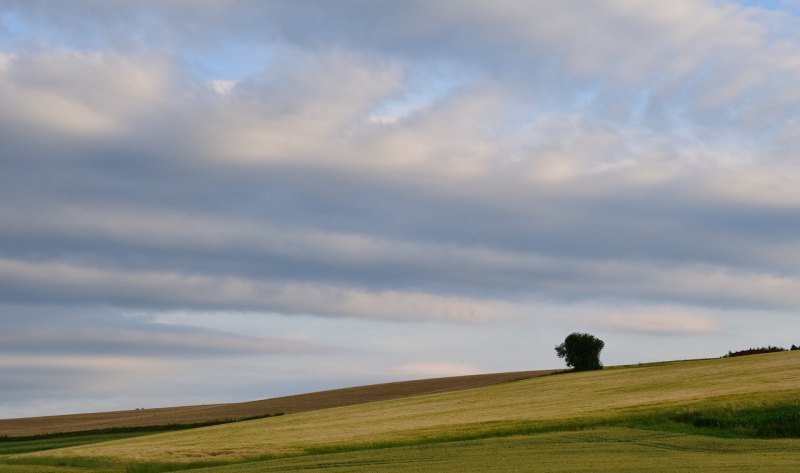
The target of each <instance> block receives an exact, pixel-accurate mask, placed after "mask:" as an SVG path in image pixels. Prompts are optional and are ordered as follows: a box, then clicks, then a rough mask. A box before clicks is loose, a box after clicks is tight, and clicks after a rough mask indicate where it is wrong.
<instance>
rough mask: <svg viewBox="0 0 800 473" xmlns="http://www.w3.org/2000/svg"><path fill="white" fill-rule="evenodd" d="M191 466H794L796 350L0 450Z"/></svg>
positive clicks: (799, 467)
mask: <svg viewBox="0 0 800 473" xmlns="http://www.w3.org/2000/svg"><path fill="white" fill-rule="evenodd" d="M265 458H266V459H268V460H266V461H264V459H265ZM259 459H260V460H261V461H257V460H259ZM92 462H94V463H92ZM225 463H231V465H230V466H214V465H222V464H225ZM200 466H213V468H211V469H208V470H203V471H206V472H208V473H211V472H214V473H217V472H219V473H221V472H230V473H235V472H242V473H245V472H248V473H249V472H260V471H297V470H304V469H310V468H313V469H320V470H324V471H335V472H338V471H342V472H344V471H352V472H360V471H397V472H412V471H517V470H519V471H586V470H592V471H620V470H625V471H674V470H676V469H677V470H681V469H683V470H688V469H691V470H692V471H709V472H710V471H720V470H724V471H800V353H798V352H791V353H789V352H787V353H776V354H768V355H756V356H749V357H741V358H730V359H718V360H701V361H685V362H674V363H660V364H655V365H646V366H630V367H621V368H614V369H606V370H603V371H596V372H584V373H566V374H559V375H552V376H545V377H541V378H533V379H528V380H523V381H515V382H510V383H504V384H499V385H494V386H488V387H483V388H478V389H471V390H466V391H459V392H453V393H443V394H433V395H425V396H416V397H410V398H405V399H397V400H392V401H383V402H374V403H367V404H360V405H354V406H347V407H340V408H334V409H323V410H318V411H311V412H304V413H298V414H291V415H286V416H281V417H273V418H267V419H259V420H252V421H246V422H237V423H233V424H226V425H218V426H212V427H204V428H199V429H192V430H185V431H178V432H168V433H160V434H154V435H147V436H140V437H136V438H126V439H121V440H113V441H107V442H98V443H87V444H85V445H80V446H73V447H68V448H62V449H56V450H47V451H41V452H35V453H27V454H22V455H4V456H0V471H3V472H6V471H9V472H15V473H16V472H20V473H29V472H30V473H40V472H45V471H47V472H49V471H52V472H62V471H84V472H126V471H127V472H130V473H138V472H142V473H145V472H161V471H169V470H173V469H178V468H180V469H193V468H195V467H200Z"/></svg>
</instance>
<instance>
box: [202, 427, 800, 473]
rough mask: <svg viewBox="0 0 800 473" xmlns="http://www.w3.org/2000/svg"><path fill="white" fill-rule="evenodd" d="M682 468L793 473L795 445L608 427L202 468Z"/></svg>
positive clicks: (244, 471) (212, 472) (356, 472)
mask: <svg viewBox="0 0 800 473" xmlns="http://www.w3.org/2000/svg"><path fill="white" fill-rule="evenodd" d="M687 468H690V469H691V470H692V471H709V472H712V471H713V472H718V471H726V472H756V473H758V472H765V473H766V472H770V473H773V472H796V471H800V442H798V441H796V440H770V441H765V440H755V439H721V438H715V437H701V436H693V435H686V434H679V433H669V432H657V431H649V430H639V429H628V428H621V427H613V428H602V429H593V430H586V431H579V432H551V433H545V434H538V435H525V436H513V437H504V438H493V439H482V440H469V441H461V442H448V443H438V444H432V445H420V446H411V447H395V448H387V449H379V450H365V451H355V452H345V453H337V454H326V455H310V456H304V457H298V458H290V459H281V460H271V461H265V462H256V463H247V464H239V465H231V466H226V467H217V468H210V469H206V470H202V472H203V473H261V472H290V471H305V470H313V471H321V472H330V473H344V472H349V473H361V472H364V473H366V472H376V471H380V472H389V473H417V472H452V471H458V472H500V471H504V472H505V471H536V472H567V471H570V472H574V471H593V472H618V471H626V472H630V471H634V472H635V471H642V472H643V471H647V472H653V471H685V470H686V469H687ZM198 473H199V472H198Z"/></svg>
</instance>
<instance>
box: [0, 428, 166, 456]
mask: <svg viewBox="0 0 800 473" xmlns="http://www.w3.org/2000/svg"><path fill="white" fill-rule="evenodd" d="M156 432H158V431H137V432H117V433H105V434H84V435H67V436H51V437H47V438H37V439H14V440H10V439H3V440H0V455H12V454H17V453H30V452H41V451H45V450H53V449H56V448H66V447H74V446H77V445H86V444H90V443H99V442H108V441H110V440H120V439H125V438H131V437H138V436H141V435H149V434H153V433H156Z"/></svg>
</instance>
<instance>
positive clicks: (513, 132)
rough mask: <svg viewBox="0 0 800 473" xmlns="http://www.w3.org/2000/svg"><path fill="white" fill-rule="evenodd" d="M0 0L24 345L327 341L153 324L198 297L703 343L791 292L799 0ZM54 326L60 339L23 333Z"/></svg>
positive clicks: (282, 349) (4, 138) (232, 303)
mask: <svg viewBox="0 0 800 473" xmlns="http://www.w3.org/2000/svg"><path fill="white" fill-rule="evenodd" d="M3 9H4V10H3V12H2V13H0V23H2V24H3V25H4V30H3V33H2V34H3V38H2V41H0V101H2V103H3V107H2V109H0V142H2V143H3V151H2V160H0V161H1V162H0V171H2V172H0V202H2V204H0V222H3V224H2V225H0V295H1V296H2V298H3V300H4V301H5V302H6V303H7V304H15V306H14V310H13V311H12V310H11V309H8V310H5V309H4V310H5V312H4V313H3V314H2V315H0V317H2V318H3V320H4V322H5V323H6V324H7V326H8V327H10V329H9V330H10V331H9V332H8V333H10V334H12V335H19V337H18V338H17V340H18V341H17V342H15V341H14V340H7V343H8V346H7V349H8V350H9V351H10V352H13V353H15V354H16V355H19V354H23V353H25V354H27V355H31V356H33V355H36V354H37V353H38V354H39V355H41V356H42V357H49V356H54V354H56V353H69V354H74V355H77V354H79V353H84V354H86V355H87V356H90V355H91V356H96V357H98V359H103V357H109V356H110V357H112V358H113V356H112V355H113V354H115V353H116V354H117V355H119V356H122V355H125V356H131V357H133V358H136V359H138V358H137V354H140V353H147V352H150V353H156V354H160V355H163V356H164V357H169V358H170V359H175V360H178V359H181V360H196V359H199V358H208V357H213V356H219V357H220V358H224V359H231V358H232V357H239V356H253V357H257V358H259V359H262V358H261V357H266V358H270V357H291V356H306V355H309V356H312V355H313V353H316V351H315V350H317V349H320V346H323V347H324V346H326V345H325V344H322V343H319V344H315V343H314V341H313V340H309V339H306V338H304V337H289V336H284V334H283V333H281V331H280V330H276V333H275V334H274V336H273V335H271V333H272V332H267V333H269V334H270V335H269V336H264V337H263V338H254V337H251V336H249V334H247V333H241V332H240V335H231V334H229V333H222V332H221V331H220V330H199V329H192V328H190V327H171V326H165V325H164V324H157V323H155V322H154V321H153V320H152V319H147V314H150V315H151V316H152V314H155V313H165V312H171V311H179V310H185V311H189V312H198V313H202V314H225V313H232V312H233V313H235V312H243V311H246V312H248V313H253V314H260V316H264V317H266V315H265V314H267V313H269V314H273V316H274V317H281V316H287V317H288V318H290V319H291V320H293V321H297V323H300V322H303V323H304V324H307V325H308V324H311V322H309V320H317V319H319V320H325V322H326V323H327V322H330V323H333V322H337V323H341V324H355V325H348V327H351V326H352V327H356V328H354V329H353V332H354V333H355V332H358V329H357V327H365V326H366V325H368V324H371V323H377V324H381V323H387V324H393V323H396V322H398V321H402V322H405V323H406V324H407V325H408V326H416V325H414V324H430V326H436V327H440V325H439V324H440V323H441V322H445V323H446V325H444V326H446V327H449V328H448V329H447V330H450V331H455V330H468V329H469V328H470V327H486V328H487V330H488V329H489V328H495V327H501V326H502V327H507V326H506V325H504V324H509V325H508V326H510V325H513V324H522V323H530V324H534V325H535V326H537V327H540V326H541V327H540V328H547V327H549V328H550V329H552V328H553V327H555V326H557V327H558V330H561V329H564V328H565V327H566V325H567V324H571V323H573V322H574V323H578V322H587V321H588V322H591V321H594V322H596V325H591V324H590V323H589V325H590V326H596V327H599V328H602V329H608V330H610V331H618V332H620V333H664V334H667V333H668V334H674V335H686V336H689V335H692V336H695V335H697V336H699V335H705V336H709V337H713V336H716V335H717V334H718V333H720V332H719V331H722V332H723V333H725V334H726V335H727V334H729V333H730V332H729V331H730V330H734V329H735V327H737V325H735V324H729V321H731V320H742V319H743V318H745V317H747V316H746V315H744V314H745V312H744V311H746V310H760V311H766V312H770V313H774V314H780V315H781V316H782V317H785V318H786V320H791V319H790V318H789V317H790V315H788V314H791V313H793V312H794V311H796V309H797V308H798V306H800V298H799V297H798V296H797V294H800V291H799V290H798V289H800V277H798V274H800V262H798V261H796V260H795V259H793V258H788V257H787V256H786V255H791V254H795V253H796V252H797V250H798V241H797V235H798V228H797V224H796V223H795V222H797V221H798V218H799V217H800V207H798V202H800V191H798V189H800V186H798V185H797V184H798V183H797V182H796V181H797V176H798V175H800V172H798V171H800V169H798V164H797V162H796V159H795V156H796V149H797V148H798V144H800V128H798V124H797V112H796V111H797V110H798V107H800V93H798V92H797V88H796V87H794V85H795V84H797V83H798V79H800V46H799V45H800V37H798V36H797V33H796V32H797V31H798V29H797V28H796V27H795V26H797V18H795V17H793V14H792V13H790V12H788V11H782V10H780V9H772V10H769V11H768V10H766V9H763V8H756V7H752V6H749V7H746V6H743V5H740V4H737V3H733V2H711V1H683V0H680V1H675V2H669V3H664V4H658V5H654V4H652V2H643V1H619V0H607V1H606V0H603V1H597V2H592V3H591V4H586V3H585V2H574V1H564V2H545V1H517V0H500V1H497V2H493V3H492V4H491V5H490V4H488V3H486V2H474V1H466V2H463V1H461V2H452V1H449V0H436V1H425V2H422V1H411V2H394V1H389V2H381V3H380V4H375V5H373V4H368V3H365V2H362V1H349V0H348V1H344V2H337V3H336V4H335V5H334V4H332V3H330V2H326V1H316V0H309V1H302V2H277V1H276V2H272V1H267V2H262V1H258V2H256V1H250V0H238V1H230V2H228V1H225V2H218V1H209V2H205V1H203V2H191V3H189V2H183V1H164V2H157V3H154V2H123V3H120V2H111V3H109V2H103V1H97V0H76V1H73V2H70V3H69V5H68V6H67V5H62V4H61V3H57V2H41V1H25V2H19V1H7V2H4V4H3ZM586 307H591V308H593V309H591V310H589V309H585V308H586ZM630 307H634V308H637V309H636V310H633V309H626V308H630ZM664 307H667V309H664ZM639 308H641V309H639ZM615 309H620V310H621V312H616V311H615ZM105 310H107V311H108V314H106V315H105V316H104V315H103V314H102V312H103V311H105ZM571 310H575V311H577V312H578V315H575V314H572V315H570V313H568V311H571ZM82 311H88V312H91V313H92V314H93V315H92V316H91V317H90V316H86V315H82V314H81V312H82ZM125 311H132V312H136V313H140V314H142V313H143V314H145V321H139V322H138V323H132V322H130V320H129V318H126V316H123V315H120V314H121V313H122V312H125ZM30 313H33V314H36V316H35V318H33V319H31V320H34V321H35V322H31V323H30V324H25V323H22V322H20V319H21V318H22V315H19V314H30ZM274 314H282V315H274ZM553 314H561V315H563V317H562V319H563V324H564V325H563V326H562V325H558V324H561V323H562V322H557V321H556V322H554V320H557V318H556V317H554V316H553ZM609 314H613V315H609ZM309 315H310V317H309ZM208 316H209V317H211V315H208ZM218 316H219V317H221V318H224V315H218ZM584 316H585V317H584ZM583 318H585V319H586V320H584V319H583ZM270 320H272V319H270ZM45 321H46V323H45ZM55 322H58V323H55ZM588 322H587V323H588ZM47 324H54V325H53V326H54V327H58V328H59V329H63V330H64V331H65V332H64V335H63V337H62V336H61V335H60V334H59V333H57V331H53V332H48V331H45V330H33V327H42V326H45V325H47ZM359 324H361V325H359ZM242 325H246V324H242ZM73 326H74V327H73ZM776 326H777V325H776ZM216 327H219V324H217V325H216ZM731 327H733V328H731ZM505 329H506V330H510V329H507V328H505ZM409 330H410V329H409ZM437 330H438V328H437ZM441 330H444V329H441ZM498 330H499V329H498ZM775 330H776V331H775V333H776V334H777V333H778V331H777V329H775ZM298 331H300V332H302V330H298ZM543 333H544V332H543ZM546 333H549V332H546ZM23 335H24V336H23ZM9 337H11V336H9ZM353 337H354V338H357V337H358V334H356V335H354V336H353ZM12 338H13V337H12ZM442 338H446V337H442ZM502 338H503V337H501V336H499V335H498V336H497V339H498V340H500V339H502ZM296 340H305V341H307V342H308V345H304V344H298V343H296V342H295V341H296ZM353 343H354V344H355V342H353ZM447 343H455V342H447ZM25 346H28V347H30V348H29V350H28V351H26V348H25ZM548 346H549V345H548ZM34 348H35V350H34ZM423 349H424V347H420V350H423ZM442 355H443V354H442V353H432V354H429V355H426V356H424V357H423V355H422V354H420V359H426V360H448V359H449V358H448V357H447V356H442ZM405 361H409V359H408V358H406V359H404V360H401V361H393V362H392V363H393V364H395V365H401V364H404V362H405ZM411 361H413V360H410V361H409V363H410V362H411ZM43 363H44V362H43ZM432 363H434V364H433V365H430V366H433V368H430V370H429V371H430V373H432V374H436V373H434V371H436V369H434V368H436V363H438V362H432ZM443 363H444V362H443ZM42 366H44V365H42ZM359 366H362V365H359ZM415 369H418V371H417V372H418V373H423V372H424V371H425V370H426V369H428V368H425V366H423V365H420V366H417V368H415ZM437 369H439V374H441V373H444V372H448V373H456V372H459V371H458V370H459V369H461V368H458V367H454V366H448V365H446V364H445V365H441V366H439V368H437ZM462 371H463V370H462ZM142 372H144V370H143V371H142ZM15 376H16V378H15V379H20V381H19V382H20V383H21V384H22V383H24V380H22V379H21V378H19V376H18V375H15Z"/></svg>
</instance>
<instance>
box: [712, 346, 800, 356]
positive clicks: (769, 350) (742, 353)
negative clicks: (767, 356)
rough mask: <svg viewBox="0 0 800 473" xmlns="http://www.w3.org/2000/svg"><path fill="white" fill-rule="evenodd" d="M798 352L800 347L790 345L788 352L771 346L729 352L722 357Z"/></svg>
mask: <svg viewBox="0 0 800 473" xmlns="http://www.w3.org/2000/svg"><path fill="white" fill-rule="evenodd" d="M795 350H800V347H798V346H797V345H792V347H791V348H789V349H788V350H787V349H786V348H783V347H773V346H772V345H770V346H768V347H760V348H748V349H747V350H739V351H729V352H728V353H727V354H726V355H723V356H722V357H723V358H733V357H735V356H746V355H758V354H760V353H776V352H779V351H795Z"/></svg>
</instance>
